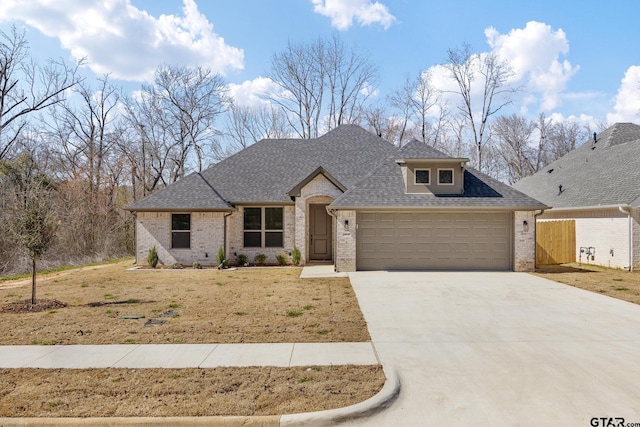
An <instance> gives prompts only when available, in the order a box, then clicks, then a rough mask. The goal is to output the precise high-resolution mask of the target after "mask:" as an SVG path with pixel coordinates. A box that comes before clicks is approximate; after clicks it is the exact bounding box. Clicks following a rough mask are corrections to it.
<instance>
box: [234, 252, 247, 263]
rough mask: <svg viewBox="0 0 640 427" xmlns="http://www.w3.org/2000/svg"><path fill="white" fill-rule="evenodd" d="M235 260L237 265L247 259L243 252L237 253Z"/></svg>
mask: <svg viewBox="0 0 640 427" xmlns="http://www.w3.org/2000/svg"><path fill="white" fill-rule="evenodd" d="M236 260H237V261H236V262H237V264H238V265H245V264H246V263H247V260H248V259H247V256H246V255H245V254H238V256H237V257H236Z"/></svg>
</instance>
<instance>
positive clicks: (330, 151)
mask: <svg viewBox="0 0 640 427" xmlns="http://www.w3.org/2000/svg"><path fill="white" fill-rule="evenodd" d="M401 158H405V159H409V158H434V159H445V158H449V156H447V155H446V154H444V153H442V152H440V151H438V150H435V149H434V148H432V147H430V146H428V145H426V144H423V143H421V142H418V141H414V142H411V143H410V144H408V145H406V146H405V148H403V149H401V150H399V149H398V148H396V147H395V146H394V145H393V144H391V143H389V142H387V141H385V140H383V139H382V138H380V137H378V136H377V135H375V134H372V133H370V132H367V131H366V130H364V129H362V128H361V127H359V126H356V125H342V126H339V127H337V128H335V129H333V130H332V131H330V132H328V133H326V134H325V135H323V136H321V137H319V138H316V139H310V140H302V139H265V140H262V141H259V142H257V143H255V144H254V145H252V146H250V147H248V148H245V149H244V150H242V151H240V152H239V153H236V154H235V155H233V156H231V157H229V158H227V159H225V160H223V161H221V162H220V163H217V164H215V165H213V166H211V167H210V168H208V169H207V170H205V171H203V172H201V173H195V174H191V175H189V176H187V177H185V178H183V179H181V180H179V181H178V182H176V183H174V184H172V185H170V186H168V187H166V188H164V189H162V190H160V191H158V192H156V193H154V194H152V195H151V196H149V197H147V198H145V199H142V200H140V201H138V202H136V203H134V204H133V205H132V206H130V207H129V208H128V209H130V210H140V211H145V210H146V211H153V210H198V209H202V210H206V209H211V210H227V209H231V208H232V205H235V204H243V203H244V204H248V203H292V200H291V195H289V194H287V193H288V192H290V191H292V190H295V189H296V186H297V185H298V184H299V183H301V182H305V180H306V179H308V178H309V177H312V176H315V175H314V174H316V175H317V174H318V173H323V174H324V175H325V176H329V177H330V179H331V180H332V182H336V183H339V184H341V186H343V188H346V189H348V191H347V192H346V193H344V194H343V195H342V196H341V197H339V198H338V199H336V200H335V201H334V203H333V205H332V206H335V207H338V206H351V207H355V206H381V207H387V206H395V207H403V206H404V207H419V206H425V207H429V206H431V207H436V206H444V207H447V206H449V207H454V206H477V207H489V206H493V207H496V206H497V207H527V206H529V207H532V208H533V209H535V208H539V207H541V206H543V205H542V204H540V203H539V202H537V201H535V200H533V199H531V198H530V197H527V196H525V195H524V194H522V193H520V192H518V191H516V190H514V189H513V188H511V187H509V186H507V185H505V184H502V183H500V182H498V181H495V180H493V179H491V178H489V177H488V176H485V175H483V174H480V173H479V172H477V171H473V170H468V171H467V172H466V175H465V187H464V190H465V192H464V194H462V195H451V196H446V195H438V196H434V195H427V194H405V185H404V180H403V179H402V175H401V170H400V166H399V165H398V164H396V163H395V162H394V159H401ZM339 187H340V186H339Z"/></svg>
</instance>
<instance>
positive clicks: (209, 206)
mask: <svg viewBox="0 0 640 427" xmlns="http://www.w3.org/2000/svg"><path fill="white" fill-rule="evenodd" d="M231 208H232V207H231V206H230V205H229V204H228V203H227V202H225V201H224V200H223V199H222V198H221V197H220V195H219V194H218V193H217V192H216V191H215V189H213V187H211V185H209V183H208V182H207V181H206V180H205V179H204V178H203V177H202V175H201V174H199V173H197V172H196V173H192V174H191V175H188V176H185V177H184V178H182V179H180V180H178V181H177V182H175V183H174V184H171V185H169V186H168V187H166V188H163V189H162V190H160V191H158V192H156V193H154V194H152V195H150V196H147V197H145V198H144V199H141V200H138V201H137V202H136V203H134V204H133V205H131V206H129V207H128V209H129V210H132V211H158V210H174V211H175V210H183V209H189V210H230V209H231Z"/></svg>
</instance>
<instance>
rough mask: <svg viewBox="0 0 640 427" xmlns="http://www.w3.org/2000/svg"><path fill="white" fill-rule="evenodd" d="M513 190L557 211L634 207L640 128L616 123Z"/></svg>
mask: <svg viewBox="0 0 640 427" xmlns="http://www.w3.org/2000/svg"><path fill="white" fill-rule="evenodd" d="M560 186H562V191H560ZM514 187H515V188H517V189H518V190H520V191H523V192H525V193H527V194H529V195H530V196H531V197H535V198H536V199H538V200H540V201H542V202H544V203H545V204H547V205H549V206H551V207H554V208H570V207H587V206H609V205H620V204H622V205H633V203H634V202H635V203H637V202H638V198H639V197H640V126H638V125H635V124H633V123H616V124H614V125H613V126H611V127H610V128H608V129H607V130H606V131H604V132H602V133H600V135H597V138H596V142H594V140H593V138H590V139H589V140H588V141H587V142H585V143H584V144H582V145H581V146H579V147H578V148H576V149H574V150H572V151H571V152H569V153H567V154H566V155H565V156H563V157H561V158H560V159H558V160H556V161H555V162H553V163H551V164H550V165H548V166H547V167H545V168H544V169H543V170H541V171H539V172H537V173H536V174H534V175H532V176H529V177H527V178H523V179H521V180H520V181H518V182H517V183H515V184H514Z"/></svg>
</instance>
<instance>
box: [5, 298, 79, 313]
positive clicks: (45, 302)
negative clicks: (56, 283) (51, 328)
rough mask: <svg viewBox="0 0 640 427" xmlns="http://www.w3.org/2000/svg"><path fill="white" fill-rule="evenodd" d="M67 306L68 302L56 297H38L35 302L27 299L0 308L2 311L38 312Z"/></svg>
mask: <svg viewBox="0 0 640 427" xmlns="http://www.w3.org/2000/svg"><path fill="white" fill-rule="evenodd" d="M66 306H67V304H66V303H64V302H62V301H58V300H56V299H37V300H36V303H35V304H31V299H25V300H22V301H16V302H10V303H8V304H6V305H4V306H3V307H2V308H0V313H38V312H40V311H47V310H54V309H56V308H63V307H66Z"/></svg>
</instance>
